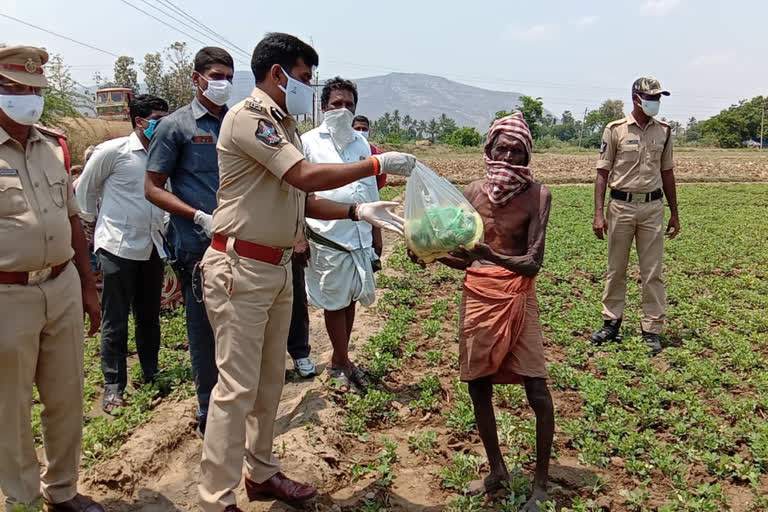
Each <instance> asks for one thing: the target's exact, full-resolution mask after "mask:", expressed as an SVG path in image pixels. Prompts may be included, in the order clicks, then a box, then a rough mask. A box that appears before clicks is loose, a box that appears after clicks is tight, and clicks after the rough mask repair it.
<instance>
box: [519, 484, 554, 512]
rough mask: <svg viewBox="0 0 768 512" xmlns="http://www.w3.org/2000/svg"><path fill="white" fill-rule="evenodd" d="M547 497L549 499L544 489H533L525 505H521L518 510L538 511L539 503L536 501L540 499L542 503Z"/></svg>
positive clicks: (524, 511)
mask: <svg viewBox="0 0 768 512" xmlns="http://www.w3.org/2000/svg"><path fill="white" fill-rule="evenodd" d="M547 499H549V496H547V491H546V490H545V489H534V490H533V494H532V495H531V498H530V499H529V500H528V502H527V503H526V504H525V505H523V508H521V509H520V512H539V505H538V504H537V503H536V502H537V501H540V502H541V503H544V502H545V501H547Z"/></svg>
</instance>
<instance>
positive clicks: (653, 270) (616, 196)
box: [590, 77, 680, 354]
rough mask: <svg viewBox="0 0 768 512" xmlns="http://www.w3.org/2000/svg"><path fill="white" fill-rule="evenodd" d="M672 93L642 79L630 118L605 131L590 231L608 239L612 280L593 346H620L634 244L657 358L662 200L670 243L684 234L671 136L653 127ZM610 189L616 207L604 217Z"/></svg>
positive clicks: (665, 128)
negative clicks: (664, 99) (610, 343)
mask: <svg viewBox="0 0 768 512" xmlns="http://www.w3.org/2000/svg"><path fill="white" fill-rule="evenodd" d="M662 95H664V96H669V91H666V90H664V89H662V88H661V84H660V83H659V81H658V80H656V79H655V78H648V77H644V78H638V79H637V80H635V83H634V84H633V85H632V103H633V110H632V113H631V114H629V115H628V116H627V117H625V118H624V119H620V120H618V121H614V122H612V123H610V124H609V125H608V126H606V128H605V132H604V133H603V141H602V144H601V146H600V159H599V160H598V162H597V179H596V181H595V217H594V222H593V229H594V232H595V235H596V236H597V237H598V238H599V239H601V240H602V239H603V238H604V236H605V234H606V233H607V234H608V275H607V278H606V283H605V292H604V294H603V321H604V324H603V327H601V328H600V329H599V330H597V331H596V332H594V333H593V334H592V335H591V336H590V340H591V341H592V342H593V343H595V344H601V343H605V342H607V341H611V340H615V339H617V338H619V329H620V327H621V321H622V317H623V315H624V301H625V296H626V291H627V265H628V263H629V250H630V248H631V247H632V240H635V244H636V247H637V256H638V259H639V262H640V276H641V280H642V289H643V319H642V322H641V324H642V332H643V338H644V339H645V342H646V343H647V344H648V348H649V349H650V351H651V353H652V354H657V353H658V352H659V351H661V348H662V347H661V336H660V335H661V332H662V328H663V326H664V317H665V293H664V283H663V281H662V279H661V267H662V257H663V252H664V234H665V231H664V200H663V198H664V196H666V197H667V203H668V204H669V210H670V218H669V223H668V225H667V229H666V235H667V236H668V237H669V238H675V237H676V236H677V234H678V233H679V232H680V219H679V217H678V212H677V192H676V188H675V174H674V170H673V169H674V167H675V162H674V160H673V154H672V153H673V150H672V145H673V144H672V130H671V129H670V126H669V125H668V124H667V123H665V122H664V121H660V120H658V119H656V115H657V114H658V113H659V106H660V100H661V96H662ZM606 185H608V186H609V187H610V189H611V190H610V196H611V200H610V202H609V203H608V208H607V212H606V213H603V210H604V201H605V189H606Z"/></svg>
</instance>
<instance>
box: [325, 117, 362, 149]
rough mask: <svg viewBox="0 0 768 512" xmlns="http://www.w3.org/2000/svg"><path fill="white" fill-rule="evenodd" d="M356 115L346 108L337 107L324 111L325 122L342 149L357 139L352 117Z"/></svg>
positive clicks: (335, 141)
mask: <svg viewBox="0 0 768 512" xmlns="http://www.w3.org/2000/svg"><path fill="white" fill-rule="evenodd" d="M354 117H355V115H354V114H353V113H352V112H350V111H349V110H347V109H346V108H337V109H336V110H328V111H327V112H324V113H323V123H324V124H325V125H326V126H327V127H328V131H329V132H330V134H331V138H332V139H333V142H334V143H336V145H337V146H338V147H339V148H340V149H344V148H345V147H347V146H348V145H349V144H350V143H351V142H352V141H353V140H355V129H354V128H352V119H354Z"/></svg>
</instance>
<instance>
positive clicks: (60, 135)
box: [35, 124, 67, 140]
mask: <svg viewBox="0 0 768 512" xmlns="http://www.w3.org/2000/svg"><path fill="white" fill-rule="evenodd" d="M35 128H37V131H39V132H40V133H44V134H45V135H50V136H51V137H54V138H56V139H65V140H66V138H67V135H66V134H65V133H64V132H63V131H62V130H59V129H58V128H51V127H50V126H43V125H40V124H36V125H35Z"/></svg>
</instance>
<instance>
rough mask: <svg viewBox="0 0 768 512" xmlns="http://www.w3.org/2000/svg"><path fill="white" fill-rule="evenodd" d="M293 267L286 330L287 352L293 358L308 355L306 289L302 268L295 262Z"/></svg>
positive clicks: (292, 264)
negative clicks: (290, 303)
mask: <svg viewBox="0 0 768 512" xmlns="http://www.w3.org/2000/svg"><path fill="white" fill-rule="evenodd" d="M291 266H292V267H293V312H292V313H291V328H290V330H289V332H288V353H289V354H290V355H291V357H292V358H294V359H302V358H304V357H309V351H310V348H309V311H308V310H307V289H306V288H305V284H304V268H303V267H302V266H300V265H297V264H296V263H291Z"/></svg>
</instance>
